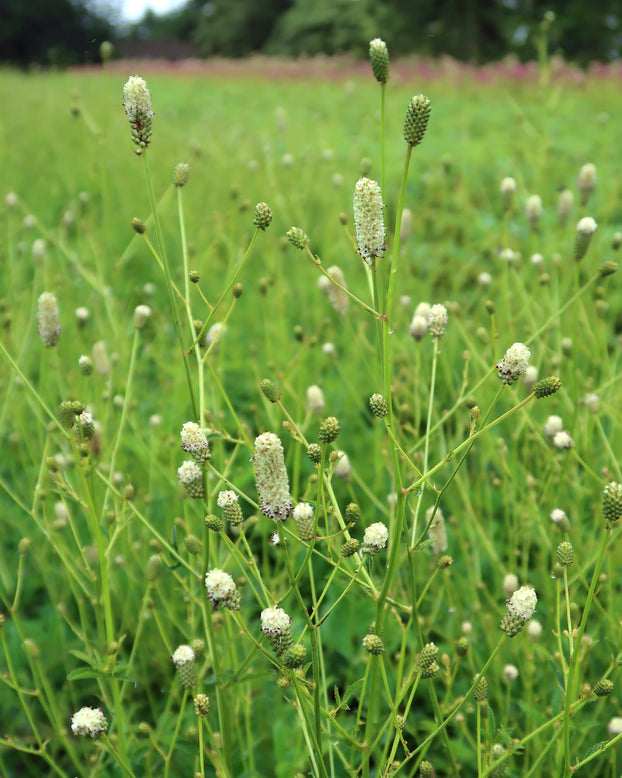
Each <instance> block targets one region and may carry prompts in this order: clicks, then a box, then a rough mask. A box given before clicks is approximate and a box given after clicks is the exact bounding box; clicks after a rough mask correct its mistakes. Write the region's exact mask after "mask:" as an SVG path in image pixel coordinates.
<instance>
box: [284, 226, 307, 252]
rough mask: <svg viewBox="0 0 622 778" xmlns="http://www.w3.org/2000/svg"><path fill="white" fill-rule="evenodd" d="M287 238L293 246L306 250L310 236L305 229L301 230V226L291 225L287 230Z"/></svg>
mask: <svg viewBox="0 0 622 778" xmlns="http://www.w3.org/2000/svg"><path fill="white" fill-rule="evenodd" d="M287 240H288V241H289V242H290V243H291V244H292V246H295V247H296V248H297V249H300V250H301V251H304V249H305V248H306V247H307V246H308V245H309V236H308V235H307V233H306V232H304V230H301V229H300V227H291V228H290V229H289V230H288V231H287Z"/></svg>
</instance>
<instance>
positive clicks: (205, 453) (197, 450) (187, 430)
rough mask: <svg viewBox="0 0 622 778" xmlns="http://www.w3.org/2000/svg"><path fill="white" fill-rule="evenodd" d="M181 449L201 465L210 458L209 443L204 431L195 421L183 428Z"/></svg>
mask: <svg viewBox="0 0 622 778" xmlns="http://www.w3.org/2000/svg"><path fill="white" fill-rule="evenodd" d="M180 435H181V447H182V448H183V450H184V451H185V452H186V454H190V456H191V457H192V458H193V459H194V461H195V462H198V463H199V464H200V465H202V464H205V462H207V460H208V459H209V458H210V447H209V441H208V440H207V437H206V436H205V432H204V430H202V429H201V427H199V425H198V424H197V423H196V422H194V421H187V422H186V423H185V424H184V425H183V426H182V428H181V433H180Z"/></svg>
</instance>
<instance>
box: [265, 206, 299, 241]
mask: <svg viewBox="0 0 622 778" xmlns="http://www.w3.org/2000/svg"><path fill="white" fill-rule="evenodd" d="M271 221H272V211H271V210H270V206H269V205H268V204H267V203H257V205H256V206H255V218H254V219H253V224H254V225H255V227H257V229H258V230H266V229H267V228H268V227H269V226H270V222H271ZM288 236H289V233H288ZM307 240H308V239H307ZM294 245H295V244H294Z"/></svg>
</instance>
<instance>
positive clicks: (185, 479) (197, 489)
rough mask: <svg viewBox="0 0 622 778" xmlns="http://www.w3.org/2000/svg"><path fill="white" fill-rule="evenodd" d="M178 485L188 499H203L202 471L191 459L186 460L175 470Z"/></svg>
mask: <svg viewBox="0 0 622 778" xmlns="http://www.w3.org/2000/svg"><path fill="white" fill-rule="evenodd" d="M177 478H178V479H179V483H180V484H181V485H182V486H183V487H184V488H185V490H186V491H187V492H188V494H189V495H190V497H203V496H204V494H205V489H204V488H203V471H202V470H201V468H200V467H199V466H198V465H197V463H196V462H193V461H192V460H191V459H187V460H186V461H185V462H184V463H183V464H182V465H180V466H179V467H178V468H177Z"/></svg>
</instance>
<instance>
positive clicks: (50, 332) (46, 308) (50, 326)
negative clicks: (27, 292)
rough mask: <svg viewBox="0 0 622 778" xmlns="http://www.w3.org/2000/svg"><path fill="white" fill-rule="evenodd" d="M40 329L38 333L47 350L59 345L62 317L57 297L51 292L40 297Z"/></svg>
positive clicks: (38, 317)
mask: <svg viewBox="0 0 622 778" xmlns="http://www.w3.org/2000/svg"><path fill="white" fill-rule="evenodd" d="M37 319H38V322H39V327H38V329H37V332H38V333H39V337H40V338H41V340H42V341H43V345H44V346H45V347H46V348H52V346H55V345H56V344H57V343H58V337H59V335H60V333H61V327H60V316H59V313H58V303H57V302H56V297H55V296H54V295H53V294H52V293H51V292H43V294H42V295H41V296H40V297H39V307H38V316H37Z"/></svg>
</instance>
